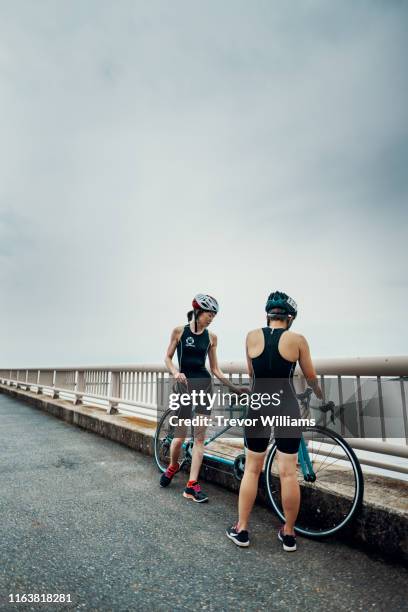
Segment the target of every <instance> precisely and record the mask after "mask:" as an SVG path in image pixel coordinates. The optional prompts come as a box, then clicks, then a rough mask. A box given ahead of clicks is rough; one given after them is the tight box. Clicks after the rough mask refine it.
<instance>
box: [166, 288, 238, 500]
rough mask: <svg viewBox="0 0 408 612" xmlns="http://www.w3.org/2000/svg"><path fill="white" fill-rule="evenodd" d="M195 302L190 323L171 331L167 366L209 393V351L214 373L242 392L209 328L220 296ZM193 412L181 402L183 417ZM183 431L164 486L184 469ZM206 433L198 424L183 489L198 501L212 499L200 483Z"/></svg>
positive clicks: (176, 439) (190, 384)
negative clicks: (231, 378) (226, 369)
mask: <svg viewBox="0 0 408 612" xmlns="http://www.w3.org/2000/svg"><path fill="white" fill-rule="evenodd" d="M192 306H193V310H191V311H190V312H189V313H188V314H187V318H188V321H189V322H188V324H187V325H180V326H179V327H176V328H175V329H174V330H173V332H172V334H171V339H170V344H169V347H168V349H167V353H166V358H165V364H166V367H167V368H168V370H169V372H170V373H171V374H172V375H173V376H174V379H175V380H176V382H178V383H181V384H182V385H186V386H188V391H192V390H196V391H200V390H204V391H205V392H206V393H210V392H211V390H212V384H211V374H210V372H209V371H208V370H207V368H206V367H205V364H206V359H207V355H208V359H209V362H210V369H211V373H212V374H213V375H214V376H215V377H216V378H218V380H220V381H221V382H222V383H223V384H225V385H227V386H228V387H229V388H230V389H232V390H233V391H234V392H236V393H240V392H241V391H242V390H241V388H238V387H236V386H235V385H232V384H231V383H230V381H229V380H228V379H227V378H226V377H225V375H224V374H223V373H222V371H221V370H220V368H219V365H218V360H217V336H216V335H215V334H213V333H211V332H209V331H208V326H209V325H210V324H211V323H212V321H213V319H214V317H215V315H216V314H217V312H218V310H219V306H218V302H217V300H216V299H215V298H213V297H212V296H211V295H206V294H203V293H199V294H197V295H196V296H195V298H194V299H193V302H192ZM176 350H177V357H178V362H179V368H178V369H177V368H176V366H175V365H174V363H173V356H174V353H175V352H176ZM191 413H192V404H190V405H188V406H181V407H180V409H179V411H178V417H179V418H181V419H185V418H191ZM195 414H201V415H207V416H209V415H210V412H209V410H208V409H207V405H206V404H200V405H199V406H198V407H197V408H196V410H195ZM179 432H180V433H178V435H177V436H176V437H174V438H173V441H172V443H171V447H170V464H169V467H168V468H167V470H166V471H165V472H164V473H163V474H162V476H161V479H160V486H162V487H167V486H168V485H169V484H170V482H171V481H172V479H173V477H174V475H175V474H176V473H177V472H178V471H179V469H180V465H179V463H178V458H179V455H180V449H181V446H182V444H183V442H184V437H183V436H185V433H186V429H185V428H184V429H182V430H179ZM204 436H205V427H202V426H200V427H195V428H194V445H193V453H192V461H191V469H190V478H189V480H188V482H187V486H186V488H185V489H184V492H183V496H184V497H185V498H187V499H191V500H192V501H195V502H206V501H208V496H207V495H206V494H205V493H204V492H203V491H202V490H201V487H200V485H199V483H198V474H199V471H200V467H201V464H202V461H203V454H204Z"/></svg>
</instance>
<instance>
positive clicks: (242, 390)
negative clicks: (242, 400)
mask: <svg viewBox="0 0 408 612" xmlns="http://www.w3.org/2000/svg"><path fill="white" fill-rule="evenodd" d="M236 393H238V395H249V394H250V393H251V387H237V388H236Z"/></svg>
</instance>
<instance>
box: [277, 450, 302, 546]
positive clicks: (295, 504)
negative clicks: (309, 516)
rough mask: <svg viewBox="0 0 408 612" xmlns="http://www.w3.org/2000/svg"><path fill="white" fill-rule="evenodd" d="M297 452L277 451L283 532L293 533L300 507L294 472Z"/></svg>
mask: <svg viewBox="0 0 408 612" xmlns="http://www.w3.org/2000/svg"><path fill="white" fill-rule="evenodd" d="M296 459H297V453H295V454H288V453H281V452H280V451H278V465H279V477H280V482H281V497H282V506H283V514H284V515H285V521H286V522H285V527H284V533H286V534H288V535H294V533H295V532H294V526H295V522H296V518H297V515H298V512H299V507H300V487H299V482H298V479H297V474H296Z"/></svg>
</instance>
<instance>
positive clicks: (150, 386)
mask: <svg viewBox="0 0 408 612" xmlns="http://www.w3.org/2000/svg"><path fill="white" fill-rule="evenodd" d="M314 363H315V367H316V371H317V373H318V375H319V377H320V383H321V387H322V390H323V394H324V400H325V401H328V400H329V399H330V400H333V401H334V403H335V404H336V405H337V406H338V407H339V411H340V415H341V414H342V413H343V412H344V411H345V410H348V411H350V410H352V411H353V414H354V415H355V420H356V422H355V428H356V433H357V436H355V437H354V436H353V437H352V438H350V437H348V440H349V441H350V442H351V444H352V446H353V447H354V448H355V449H359V450H362V451H368V452H369V453H381V454H382V455H388V456H394V457H398V458H408V416H407V403H406V389H405V385H406V380H408V357H368V358H354V359H320V360H316V361H315V362H314ZM221 368H222V370H223V371H224V372H225V373H226V374H227V375H228V377H229V379H230V380H231V381H235V382H236V383H238V384H239V383H241V382H242V380H243V378H244V377H245V375H246V373H247V370H246V365H245V364H244V363H237V362H229V363H223V364H221ZM168 381H169V374H168V372H167V370H166V368H165V367H164V366H161V365H156V364H143V365H124V366H95V367H94V366H92V367H90V366H83V367H72V368H19V369H4V368H3V369H0V382H1V383H2V384H5V385H10V386H15V387H17V388H18V387H21V388H23V389H28V390H34V391H35V392H37V393H44V394H46V395H50V396H51V397H53V398H57V397H61V396H64V399H69V400H71V401H72V402H73V403H74V404H78V403H81V402H82V403H93V404H95V403H96V404H98V405H100V406H103V407H105V408H106V410H107V412H108V413H110V414H112V413H117V412H120V411H121V409H122V410H125V411H126V412H130V413H134V414H136V415H137V416H139V417H140V418H143V419H145V420H148V421H152V422H155V421H156V411H157V407H158V405H159V406H160V405H162V404H163V402H164V401H165V399H164V398H165V384H166V382H168ZM295 381H296V382H295V385H296V386H298V388H299V390H301V389H302V388H304V381H303V379H302V376H301V372H300V371H299V370H296V372H295ZM367 393H368V394H373V393H375V397H376V399H375V406H374V409H375V411H376V415H377V416H378V418H377V419H375V423H377V431H375V432H373V430H372V423H371V424H370V422H368V420H367V418H366V416H365V415H364V412H363V404H364V403H365V402H366V399H367V398H366V396H367ZM386 415H391V416H393V415H394V416H395V417H397V421H398V423H400V424H401V423H402V428H401V430H400V431H394V430H393V426H394V427H395V425H393V421H392V418H391V419H389V418H388V417H386ZM340 421H341V419H340ZM341 423H342V424H341V427H342V428H343V422H342V421H341ZM390 429H391V431H390ZM340 433H342V434H343V435H344V434H345V432H344V431H343V430H341V431H340ZM373 434H374V435H373ZM397 437H398V438H400V439H401V440H402V444H395V443H393V442H389V439H390V438H391V439H394V438H397ZM373 438H378V439H373ZM361 461H362V462H363V463H366V465H372V466H376V467H380V468H382V469H389V470H392V471H398V472H401V473H405V474H408V462H407V465H397V464H396V463H394V464H392V463H385V462H384V461H382V460H378V459H376V458H373V459H370V458H366V459H365V460H364V459H362V460H361Z"/></svg>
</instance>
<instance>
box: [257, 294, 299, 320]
mask: <svg viewBox="0 0 408 612" xmlns="http://www.w3.org/2000/svg"><path fill="white" fill-rule="evenodd" d="M275 308H277V309H279V310H280V311H281V312H279V311H277V312H276V313H275V314H287V315H289V316H290V318H291V319H295V318H296V316H297V304H296V302H295V300H294V299H292V298H291V297H289V296H288V295H287V294H286V293H283V292H282V291H274V292H273V293H271V294H270V296H269V297H268V299H267V302H266V305H265V310H266V312H267V314H268V315H272V314H274V313H273V312H272V311H273V310H275Z"/></svg>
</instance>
